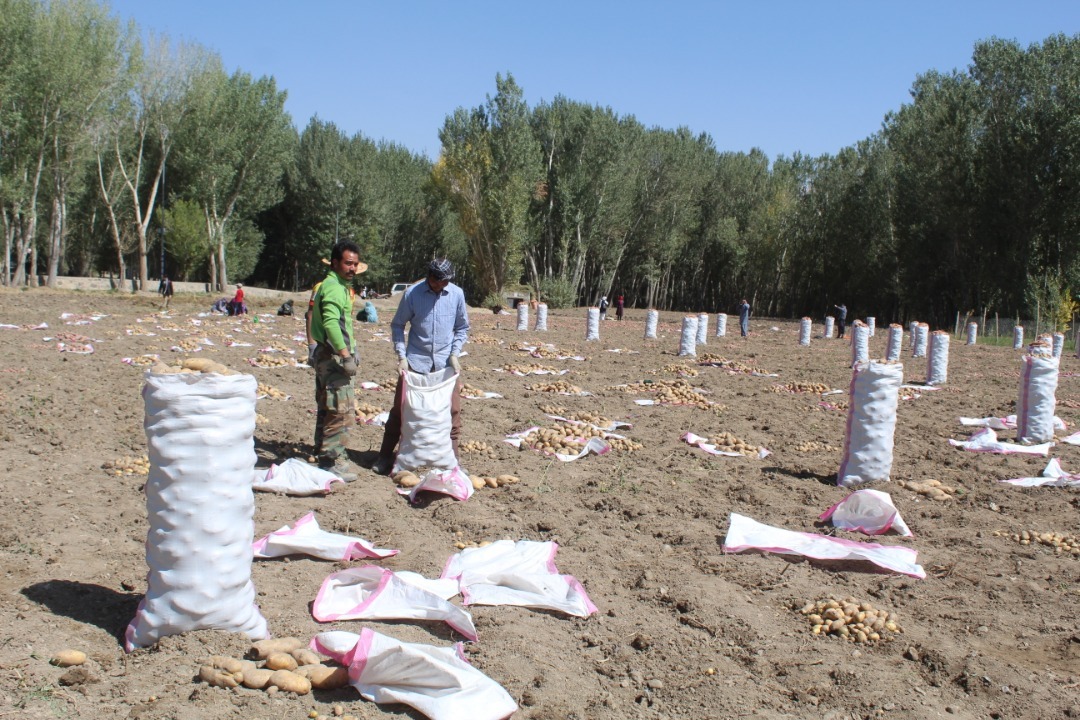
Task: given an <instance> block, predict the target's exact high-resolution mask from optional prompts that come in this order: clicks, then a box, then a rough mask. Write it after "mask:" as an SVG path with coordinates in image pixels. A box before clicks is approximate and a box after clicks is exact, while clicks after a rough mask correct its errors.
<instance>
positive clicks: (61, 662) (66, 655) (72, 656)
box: [49, 650, 86, 667]
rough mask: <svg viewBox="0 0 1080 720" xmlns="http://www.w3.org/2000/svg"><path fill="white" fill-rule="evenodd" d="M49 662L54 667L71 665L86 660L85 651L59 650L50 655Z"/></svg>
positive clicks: (79, 663) (80, 663)
mask: <svg viewBox="0 0 1080 720" xmlns="http://www.w3.org/2000/svg"><path fill="white" fill-rule="evenodd" d="M49 662H50V663H51V664H53V665H55V666H56V667H71V666H73V665H82V664H83V663H84V662H86V653H84V652H83V651H82V650H61V651H60V652H58V653H56V654H55V655H53V656H52V659H51V660H49Z"/></svg>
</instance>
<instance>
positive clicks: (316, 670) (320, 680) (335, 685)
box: [296, 663, 349, 690]
mask: <svg viewBox="0 0 1080 720" xmlns="http://www.w3.org/2000/svg"><path fill="white" fill-rule="evenodd" d="M296 674H297V675H300V676H301V677H305V678H307V679H308V680H309V681H311V687H313V688H315V689H316V690H338V689H340V688H343V687H345V686H346V685H348V684H349V670H348V668H343V667H330V666H329V665H323V664H322V663H316V664H312V665H304V666H303V667H301V668H299V669H298V670H297V671H296Z"/></svg>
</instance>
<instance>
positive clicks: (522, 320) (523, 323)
mask: <svg viewBox="0 0 1080 720" xmlns="http://www.w3.org/2000/svg"><path fill="white" fill-rule="evenodd" d="M517 316H518V324H517V329H518V332H525V331H527V330H528V329H529V304H528V303H525V302H519V303H518V306H517Z"/></svg>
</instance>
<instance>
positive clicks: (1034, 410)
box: [1016, 354, 1058, 445]
mask: <svg viewBox="0 0 1080 720" xmlns="http://www.w3.org/2000/svg"><path fill="white" fill-rule="evenodd" d="M1057 383H1058V359H1057V358H1055V357H1046V356H1040V355H1031V354H1027V355H1024V357H1023V358H1022V359H1021V366H1020V398H1019V400H1018V401H1017V403H1016V439H1017V440H1019V441H1020V442H1022V443H1026V444H1030V445H1037V444H1039V443H1044V442H1050V441H1051V440H1053V439H1054V411H1055V409H1056V406H1057V398H1056V396H1055V395H1056V393H1057Z"/></svg>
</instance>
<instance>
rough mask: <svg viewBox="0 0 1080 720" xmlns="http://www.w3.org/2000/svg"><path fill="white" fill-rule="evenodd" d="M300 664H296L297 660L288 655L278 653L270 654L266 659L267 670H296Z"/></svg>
mask: <svg viewBox="0 0 1080 720" xmlns="http://www.w3.org/2000/svg"><path fill="white" fill-rule="evenodd" d="M298 665H299V663H297V662H296V658H294V657H293V656H292V655H290V654H288V653H283V652H276V653H270V654H269V655H267V657H266V665H265V666H264V667H265V668H266V669H267V670H295V669H296V668H297V666H298Z"/></svg>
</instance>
